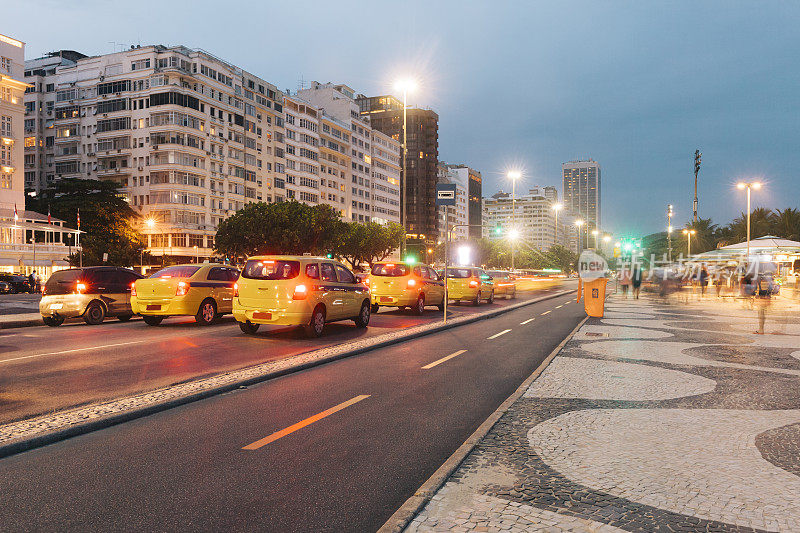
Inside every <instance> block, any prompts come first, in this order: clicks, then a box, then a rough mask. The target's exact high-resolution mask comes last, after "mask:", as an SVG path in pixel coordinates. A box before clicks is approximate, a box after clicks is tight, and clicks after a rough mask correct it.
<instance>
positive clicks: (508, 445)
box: [407, 298, 800, 532]
mask: <svg viewBox="0 0 800 533" xmlns="http://www.w3.org/2000/svg"><path fill="white" fill-rule="evenodd" d="M780 316H781V320H780V321H777V323H773V324H770V322H768V327H767V333H768V334H767V335H754V334H752V333H751V332H752V331H755V323H756V322H755V320H756V319H755V311H753V310H750V309H748V308H747V307H746V306H745V305H742V304H738V303H735V302H733V303H732V302H730V301H728V302H725V303H721V302H719V301H715V300H714V299H713V298H709V299H707V300H705V301H700V302H690V303H689V305H687V306H685V307H681V306H676V305H674V304H669V303H665V302H661V301H659V300H657V299H655V298H644V299H640V300H621V299H615V298H612V299H610V300H609V301H608V303H607V313H606V316H605V317H604V318H603V319H590V320H589V321H588V322H587V323H586V324H585V325H584V326H583V327H582V328H581V329H580V330H579V331H578V332H577V333H576V334H575V336H574V337H573V338H572V340H571V341H570V342H569V343H567V345H566V346H565V347H564V349H563V350H562V351H561V352H560V353H559V355H558V356H556V357H555V359H553V361H552V362H551V363H550V365H549V366H548V368H547V369H546V370H545V371H544V372H543V373H542V374H541V375H540V376H539V377H538V378H537V379H536V380H535V381H534V382H533V383H532V384H531V386H530V387H529V388H528V390H527V391H526V392H525V394H524V395H523V396H522V397H521V398H520V399H519V400H518V401H517V402H515V403H514V404H513V405H512V406H511V408H510V409H509V410H508V411H507V412H506V413H505V414H504V415H503V417H502V418H501V419H500V421H498V423H497V424H496V425H495V426H494V428H492V430H491V431H490V432H489V434H488V435H487V436H486V437H485V438H484V439H483V440H482V441H481V442H480V444H479V445H478V446H477V447H476V448H475V449H474V450H473V451H472V453H471V454H470V455H469V456H468V457H467V459H466V460H465V461H464V462H463V463H462V465H461V466H460V467H459V468H458V470H456V472H455V473H454V474H453V475H452V476H451V477H450V479H448V481H447V482H446V483H445V485H444V486H442V488H441V489H440V490H439V491H438V492H437V494H436V495H435V496H434V497H433V499H432V500H431V501H430V502H429V503H428V504H427V505H426V507H425V508H424V509H423V510H422V511H421V512H420V513H419V514H418V515H417V516H416V517H415V518H414V520H413V521H412V522H411V523H410V524H409V526H408V528H407V531H412V532H427V531H455V532H466V531H488V532H491V531H497V532H500V531H520V532H521V531H548V532H549V531H553V532H556V531H574V532H578V531H589V532H595V531H597V532H600V531H603V532H605V531H609V532H610V531H787V532H789V531H800V327H798V323H799V322H798V321H797V317H798V316H800V306H796V305H794V304H792V303H791V302H790V303H788V304H787V305H785V306H784V307H783V309H782V311H781V315H780ZM787 317H794V319H787ZM793 322H794V323H793ZM770 333H771V334H770Z"/></svg>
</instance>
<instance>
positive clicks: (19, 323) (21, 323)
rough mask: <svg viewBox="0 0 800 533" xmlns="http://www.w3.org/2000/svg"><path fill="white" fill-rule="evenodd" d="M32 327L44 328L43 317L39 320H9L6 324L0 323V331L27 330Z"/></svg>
mask: <svg viewBox="0 0 800 533" xmlns="http://www.w3.org/2000/svg"><path fill="white" fill-rule="evenodd" d="M30 326H44V322H42V319H41V317H40V318H38V319H37V320H33V319H27V320H8V321H5V322H0V329H12V328H27V327H30Z"/></svg>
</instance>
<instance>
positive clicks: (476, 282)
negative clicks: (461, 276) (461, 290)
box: [469, 279, 478, 287]
mask: <svg viewBox="0 0 800 533" xmlns="http://www.w3.org/2000/svg"><path fill="white" fill-rule="evenodd" d="M469 286H470V287H477V286H478V280H477V279H473V280H470V282H469Z"/></svg>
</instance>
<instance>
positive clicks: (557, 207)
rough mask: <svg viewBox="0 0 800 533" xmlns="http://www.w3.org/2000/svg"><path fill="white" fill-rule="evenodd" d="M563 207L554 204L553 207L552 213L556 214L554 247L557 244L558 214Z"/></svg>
mask: <svg viewBox="0 0 800 533" xmlns="http://www.w3.org/2000/svg"><path fill="white" fill-rule="evenodd" d="M562 207H564V206H563V205H562V204H559V203H557V204H555V205H553V211H555V212H556V228H555V229H556V231H555V238H554V239H553V245H554V246H555V245H556V244H558V212H559V211H561V208H562Z"/></svg>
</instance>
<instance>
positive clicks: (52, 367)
mask: <svg viewBox="0 0 800 533" xmlns="http://www.w3.org/2000/svg"><path fill="white" fill-rule="evenodd" d="M566 285H567V286H569V287H572V286H573V285H575V283H574V282H567V283H566ZM548 287H549V288H548V289H541V290H536V291H525V292H519V293H518V295H519V296H518V298H517V300H511V301H506V300H498V301H496V302H495V303H494V304H492V305H491V306H489V305H487V304H485V303H484V304H483V305H481V306H480V307H471V306H468V305H462V306H451V309H452V313H451V315H459V314H467V313H475V312H482V311H485V310H486V309H489V308H498V307H502V306H505V305H509V304H513V303H515V302H516V301H520V300H522V299H525V298H534V297H540V296H542V295H544V294H547V292H549V291H550V290H563V286H562V285H561V284H559V285H558V286H553V285H552V284H548ZM14 296H19V295H14ZM28 296H30V295H28ZM438 320H441V313H439V312H438V311H437V310H436V308H435V307H431V308H428V310H426V313H425V314H424V315H423V316H422V317H416V316H413V315H411V314H410V313H408V312H401V311H399V310H397V309H393V308H390V309H389V310H382V311H381V312H380V313H378V314H377V315H373V317H372V319H371V321H370V326H369V328H367V329H366V330H363V329H358V328H356V327H355V325H354V324H353V322H352V321H346V322H340V323H332V324H329V325H328V326H327V329H326V334H325V335H324V336H323V337H322V338H320V339H307V338H305V336H304V335H303V334H302V332H301V331H298V330H297V329H296V328H287V327H262V328H261V330H259V333H258V335H257V336H255V337H248V336H246V335H244V334H243V333H242V332H241V331H240V330H239V328H238V327H237V326H236V323H235V321H233V319H232V318H231V317H224V318H223V320H222V321H221V323H219V324H216V325H212V326H208V327H199V326H197V325H196V324H195V323H194V318H193V317H175V318H170V319H167V320H165V321H164V322H163V323H162V325H161V326H159V327H155V328H154V327H150V326H147V325H146V324H144V323H143V322H142V321H141V320H136V321H132V322H130V323H120V322H118V321H116V320H115V319H110V320H108V321H106V322H105V323H104V324H102V325H100V326H87V325H86V324H84V323H83V322H82V321H80V320H78V321H76V322H73V323H69V324H65V325H63V326H61V327H59V328H56V329H53V328H48V327H46V326H39V327H29V328H20V329H7V330H0V424H2V423H5V422H11V421H14V420H21V419H24V418H29V417H31V416H35V415H39V414H43V413H49V412H53V411H57V410H63V409H65V408H68V407H74V406H77V405H84V404H90V403H95V402H98V401H102V400H108V399H114V398H119V397H122V396H128V395H131V394H136V393H139V392H143V391H149V390H154V389H157V388H160V387H165V386H168V385H172V384H175V383H180V382H184V381H188V380H191V379H196V378H198V377H204V376H209V375H213V374H218V373H221V372H226V371H230V370H236V369H239V368H244V367H247V366H251V365H255V364H259V363H263V362H267V361H274V360H278V359H284V358H287V357H291V356H294V355H297V354H300V353H303V352H308V351H311V350H315V349H318V348H322V347H325V346H330V345H335V344H340V343H343V342H348V341H353V340H356V339H358V338H362V337H370V336H374V335H380V334H382V333H387V332H390V331H395V330H398V329H403V328H407V327H410V326H415V325H418V324H423V323H427V322H433V321H438Z"/></svg>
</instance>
